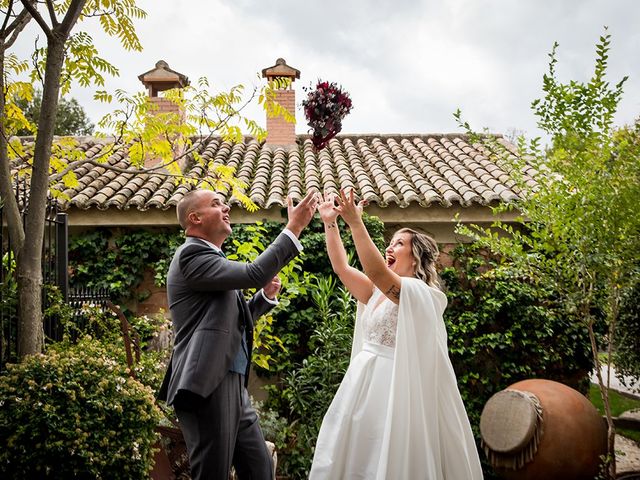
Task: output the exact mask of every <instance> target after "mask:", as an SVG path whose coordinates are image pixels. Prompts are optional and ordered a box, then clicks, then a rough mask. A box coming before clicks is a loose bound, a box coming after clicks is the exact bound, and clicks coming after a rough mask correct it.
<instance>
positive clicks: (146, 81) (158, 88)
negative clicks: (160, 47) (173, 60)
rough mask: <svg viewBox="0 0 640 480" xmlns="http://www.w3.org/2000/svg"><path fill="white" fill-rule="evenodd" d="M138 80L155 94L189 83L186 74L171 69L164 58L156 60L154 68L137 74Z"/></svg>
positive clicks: (182, 86)
mask: <svg viewBox="0 0 640 480" xmlns="http://www.w3.org/2000/svg"><path fill="white" fill-rule="evenodd" d="M138 80H140V81H141V82H142V84H143V85H144V86H145V87H147V88H148V89H149V90H150V91H151V92H154V93H156V94H157V92H162V91H164V90H170V89H172V88H184V87H186V86H187V85H189V79H188V78H187V76H186V75H183V74H182V73H178V72H176V71H175V70H171V69H170V68H169V64H168V63H167V62H165V61H164V60H159V61H158V62H156V66H155V68H153V69H151V70H149V71H148V72H144V73H142V74H140V75H138ZM152 96H155V95H152Z"/></svg>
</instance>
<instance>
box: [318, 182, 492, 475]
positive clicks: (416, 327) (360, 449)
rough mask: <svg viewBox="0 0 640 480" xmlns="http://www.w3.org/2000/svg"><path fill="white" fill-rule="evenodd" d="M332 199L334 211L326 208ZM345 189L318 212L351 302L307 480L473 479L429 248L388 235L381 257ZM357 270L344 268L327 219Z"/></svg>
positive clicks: (405, 233) (409, 233) (417, 236)
mask: <svg viewBox="0 0 640 480" xmlns="http://www.w3.org/2000/svg"><path fill="white" fill-rule="evenodd" d="M336 200H337V206H336V204H335V202H336ZM363 205H364V204H363V202H361V203H360V204H358V205H356V204H355V202H354V199H353V191H352V192H350V194H348V195H347V194H345V192H344V191H341V195H340V197H338V198H333V197H331V198H326V199H325V201H324V202H322V203H321V204H320V205H319V207H318V209H319V212H320V216H321V218H322V220H323V222H324V225H325V234H326V243H327V252H328V254H329V259H330V260H331V266H332V267H333V270H334V271H335V272H336V274H337V275H338V277H339V278H340V280H341V281H342V282H343V283H344V285H345V286H346V287H347V288H348V289H349V291H350V292H351V294H352V295H353V296H354V297H355V298H356V299H357V300H358V313H357V317H356V327H355V332H354V340H353V348H352V352H351V363H350V364H349V368H348V370H347V373H346V374H345V377H344V379H343V381H342V383H341V384H340V388H339V389H338V392H337V393H336V396H335V397H334V399H333V401H332V403H331V406H330V407H329V410H328V411H327V413H326V414H325V417H324V420H323V422H322V427H321V428H320V433H319V435H318V440H317V443H316V448H315V455H314V458H313V464H312V466H311V472H310V476H309V478H310V480H322V479H327V480H329V479H331V480H339V479H342V480H356V479H372V480H403V479H407V480H409V479H410V480H420V479H425V480H427V479H428V480H441V479H443V480H467V479H471V480H476V479H481V478H482V469H481V467H480V460H479V457H478V452H477V449H476V445H475V442H474V439H473V434H472V431H471V426H470V425H469V420H468V417H467V414H466V411H465V409H464V405H463V403H462V399H461V397H460V392H459V391H458V386H457V382H456V377H455V373H454V371H453V368H452V367H451V362H450V360H449V355H448V352H447V334H446V330H445V326H444V321H443V319H442V313H443V312H444V309H445V307H446V304H447V299H446V296H445V295H444V294H443V293H442V292H441V291H440V290H439V289H438V284H437V275H436V271H435V261H436V259H437V256H438V247H437V245H436V243H435V242H434V241H433V239H431V238H430V237H428V236H427V235H424V234H421V233H418V232H415V231H413V230H410V229H401V230H399V231H397V232H396V233H395V234H394V236H393V238H392V240H391V243H390V244H389V246H388V247H387V249H386V251H385V254H386V259H385V258H383V257H382V255H381V254H380V252H379V251H378V249H377V248H376V246H375V245H374V243H373V242H372V240H371V238H370V237H369V234H368V232H367V230H366V228H365V226H364V223H363V222H362V218H361V217H362V208H363ZM338 215H341V216H342V218H343V219H344V221H345V222H346V223H347V224H348V225H349V227H350V229H351V234H352V237H353V241H354V244H355V246H356V251H357V254H358V258H359V259H360V263H361V264H362V266H363V270H364V273H362V272H360V271H358V270H357V269H355V268H353V267H351V266H349V264H348V262H347V255H346V252H345V250H344V246H343V245H342V241H341V239H340V235H339V232H338V227H337V223H336V218H337V216H338Z"/></svg>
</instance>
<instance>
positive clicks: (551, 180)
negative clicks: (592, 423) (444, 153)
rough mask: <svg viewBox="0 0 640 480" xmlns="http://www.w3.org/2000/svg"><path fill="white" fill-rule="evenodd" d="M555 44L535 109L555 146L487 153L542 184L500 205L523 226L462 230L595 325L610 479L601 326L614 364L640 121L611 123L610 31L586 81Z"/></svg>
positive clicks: (633, 248)
mask: <svg viewBox="0 0 640 480" xmlns="http://www.w3.org/2000/svg"><path fill="white" fill-rule="evenodd" d="M557 46H558V45H557V44H555V45H554V47H553V50H552V52H551V54H550V57H551V61H550V65H549V72H548V73H547V74H545V75H544V79H543V91H544V97H543V98H542V99H539V100H536V101H534V102H533V104H532V107H533V110H534V113H535V114H536V116H537V117H538V126H539V127H540V128H541V129H542V130H543V131H544V132H546V133H547V134H548V135H549V136H550V139H551V144H550V146H549V147H548V148H541V147H540V142H539V139H534V140H533V141H531V142H530V143H529V144H527V143H526V141H525V140H524V138H521V139H520V142H519V147H520V148H519V155H517V156H514V155H503V154H501V152H504V148H502V149H500V147H499V146H496V145H494V144H491V143H486V142H485V146H486V151H487V153H488V154H490V155H494V156H497V157H498V159H499V161H502V162H504V164H505V165H506V166H507V167H508V168H510V169H511V171H512V172H513V173H514V175H515V176H516V177H518V172H523V171H526V170H527V169H531V168H533V169H535V171H536V172H537V174H536V181H537V184H536V185H531V184H528V183H527V182H526V181H524V179H521V181H519V182H518V187H519V188H520V191H521V199H520V200H519V201H517V202H516V203H515V204H512V205H506V206H504V207H502V208H503V209H513V208H515V209H517V210H519V211H520V212H521V213H522V216H521V218H520V223H521V225H520V226H519V227H518V228H513V227H511V226H509V225H505V224H502V223H500V222H498V223H497V224H496V227H497V228H498V230H501V231H502V232H503V233H506V234H507V235H498V234H497V232H496V231H495V230H494V229H484V228H480V227H473V228H464V227H461V228H460V229H459V230H460V231H461V233H464V234H467V235H470V236H471V237H473V238H475V240H476V241H477V242H478V243H480V244H481V245H483V246H486V247H489V248H490V249H491V250H493V251H494V252H496V253H498V254H500V255H502V256H504V257H505V258H507V259H509V260H511V263H507V264H505V265H506V266H507V267H512V266H515V268H517V269H518V271H520V272H526V273H527V274H528V277H529V278H530V279H531V280H532V281H538V282H542V283H544V284H545V285H547V286H551V287H553V288H555V290H556V291H557V292H558V293H559V294H561V295H562V296H563V298H564V299H565V303H566V307H567V309H569V310H570V311H572V312H573V313H574V314H577V315H574V316H575V317H576V318H579V319H581V321H583V322H584V324H585V325H586V326H587V327H588V330H589V336H590V339H591V347H592V351H593V360H594V363H595V365H596V372H597V375H598V383H599V385H600V390H601V393H602V397H603V400H604V405H605V410H606V415H607V420H608V427H609V428H608V430H609V434H608V438H609V445H608V447H609V463H608V476H609V478H612V479H613V478H615V451H614V442H615V428H614V425H613V421H612V417H611V409H610V404H609V396H608V388H609V378H606V379H603V378H602V375H601V373H600V371H601V369H600V365H601V362H600V357H599V356H598V351H599V349H600V348H601V345H599V341H598V336H597V335H596V328H595V327H596V324H597V322H598V321H601V320H602V318H604V320H605V322H606V327H607V329H606V335H604V336H600V338H601V339H604V341H605V342H606V343H605V344H604V346H605V347H606V348H607V349H608V352H609V356H608V358H609V362H610V361H611V358H612V355H611V349H612V346H613V345H614V342H615V331H616V323H617V321H618V318H619V315H620V305H621V299H622V298H624V297H625V296H627V295H629V294H630V293H631V289H632V288H633V287H634V285H636V284H637V282H638V279H639V277H640V271H639V268H638V267H639V265H638V258H640V216H639V215H638V214H637V202H638V198H640V160H639V159H640V123H637V122H636V123H635V124H634V125H631V126H627V127H623V128H616V127H615V126H614V124H613V117H614V114H615V112H616V109H617V106H618V103H619V102H620V99H621V96H622V93H623V85H624V82H625V81H626V77H625V78H623V79H622V80H621V81H620V82H619V83H617V84H616V85H615V86H611V85H610V84H609V82H608V81H607V80H606V78H605V74H606V69H607V58H608V52H609V48H610V36H609V35H608V34H605V35H604V36H602V37H600V41H599V42H598V43H597V45H596V62H595V71H594V74H593V76H592V77H591V79H590V80H589V81H588V82H586V83H583V82H579V81H570V82H568V83H561V82H560V81H559V80H558V79H557V77H556V72H555V67H556V63H557V59H556V49H557ZM458 118H459V114H458ZM460 123H461V125H462V126H463V127H464V128H466V129H469V125H468V124H467V123H465V122H462V121H460ZM480 140H482V139H480ZM609 367H610V364H609ZM609 371H610V368H609Z"/></svg>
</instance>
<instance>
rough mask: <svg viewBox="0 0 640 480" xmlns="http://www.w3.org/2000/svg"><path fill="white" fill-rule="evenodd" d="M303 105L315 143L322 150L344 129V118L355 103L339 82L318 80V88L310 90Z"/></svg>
mask: <svg viewBox="0 0 640 480" xmlns="http://www.w3.org/2000/svg"><path fill="white" fill-rule="evenodd" d="M305 90H306V89H305ZM302 106H303V109H304V115H305V117H306V118H307V123H308V125H309V127H310V133H311V134H312V135H311V140H312V142H313V145H314V147H315V148H316V149H317V150H321V149H323V148H324V147H325V146H326V145H327V144H328V143H329V140H331V139H332V138H333V137H335V136H336V135H337V134H338V133H339V132H340V130H342V119H343V118H344V117H345V116H346V115H347V114H348V113H349V112H350V111H351V108H352V106H353V105H352V102H351V98H350V97H349V94H348V93H347V92H343V91H342V89H341V88H340V87H338V86H337V84H335V83H333V82H331V83H329V82H322V81H320V80H318V83H317V85H316V89H315V90H311V91H309V93H308V94H307V98H306V99H305V100H303V101H302Z"/></svg>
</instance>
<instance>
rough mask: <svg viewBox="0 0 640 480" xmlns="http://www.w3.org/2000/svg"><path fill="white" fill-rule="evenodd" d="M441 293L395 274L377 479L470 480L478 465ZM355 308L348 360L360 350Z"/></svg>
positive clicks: (475, 476) (360, 330)
mask: <svg viewBox="0 0 640 480" xmlns="http://www.w3.org/2000/svg"><path fill="white" fill-rule="evenodd" d="M446 305H447V297H446V296H445V295H444V293H442V292H441V291H440V290H438V289H435V288H432V287H429V286H428V285H427V284H425V283H424V282H423V281H421V280H418V279H415V278H404V277H403V278H402V288H401V294H400V306H399V309H398V327H397V333H396V348H395V356H394V365H393V374H392V377H391V385H390V394H389V395H390V397H389V404H388V410H387V416H386V420H385V427H384V433H383V439H382V450H381V458H380V463H379V467H378V472H377V478H376V480H402V479H407V480H409V479H410V480H419V479H425V480H476V479H482V478H483V476H482V468H481V466H480V459H479V456H478V450H477V448H476V444H475V441H474V438H473V433H472V431H471V425H470V424H469V419H468V417H467V413H466V411H465V408H464V405H463V403H462V398H461V397H460V392H459V390H458V384H457V380H456V376H455V373H454V371H453V367H452V366H451V361H450V360H449V354H448V350H447V332H446V329H445V325H444V320H443V318H442V314H443V312H444V309H445V307H446ZM362 307H363V305H358V314H357V316H356V327H355V332H354V339H353V348H352V352H351V359H352V360H353V358H354V357H355V356H356V355H357V354H358V353H360V351H361V350H362V347H363V325H362V322H361V321H360V314H361V312H362V310H363V308H362Z"/></svg>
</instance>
